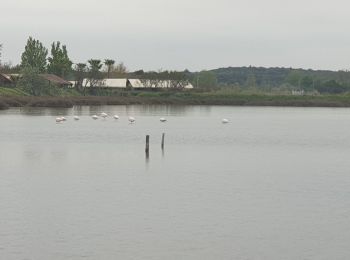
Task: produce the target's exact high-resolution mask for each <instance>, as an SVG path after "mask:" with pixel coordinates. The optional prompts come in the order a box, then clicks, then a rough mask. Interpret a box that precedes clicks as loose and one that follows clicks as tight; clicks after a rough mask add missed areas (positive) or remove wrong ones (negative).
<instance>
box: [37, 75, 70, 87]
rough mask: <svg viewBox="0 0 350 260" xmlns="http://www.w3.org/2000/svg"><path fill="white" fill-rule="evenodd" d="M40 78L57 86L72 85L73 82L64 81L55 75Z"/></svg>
mask: <svg viewBox="0 0 350 260" xmlns="http://www.w3.org/2000/svg"><path fill="white" fill-rule="evenodd" d="M40 76H41V77H42V78H44V79H46V80H48V81H50V82H51V83H54V84H56V85H72V83H71V82H69V81H67V80H65V79H62V78H61V77H59V76H56V75H54V74H40Z"/></svg>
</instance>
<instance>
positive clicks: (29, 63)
mask: <svg viewBox="0 0 350 260" xmlns="http://www.w3.org/2000/svg"><path fill="white" fill-rule="evenodd" d="M47 53H48V51H47V49H46V48H45V47H44V46H43V44H42V43H41V42H40V41H39V40H35V39H34V38H32V37H29V39H28V40H27V44H26V46H25V49H24V52H23V53H22V56H21V58H22V60H21V66H22V68H25V67H31V68H34V69H35V70H36V71H38V72H39V73H42V72H45V70H46V57H47Z"/></svg>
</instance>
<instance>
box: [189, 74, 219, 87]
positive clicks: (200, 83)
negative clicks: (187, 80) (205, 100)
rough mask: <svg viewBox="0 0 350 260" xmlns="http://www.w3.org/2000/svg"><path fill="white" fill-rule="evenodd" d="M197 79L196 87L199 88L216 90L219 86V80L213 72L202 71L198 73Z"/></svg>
mask: <svg viewBox="0 0 350 260" xmlns="http://www.w3.org/2000/svg"><path fill="white" fill-rule="evenodd" d="M196 76H197V77H196V78H195V82H194V83H195V86H196V87H198V88H215V87H216V86H217V79H216V76H215V73H213V72H211V71H205V70H203V71H201V72H199V73H197V75H196Z"/></svg>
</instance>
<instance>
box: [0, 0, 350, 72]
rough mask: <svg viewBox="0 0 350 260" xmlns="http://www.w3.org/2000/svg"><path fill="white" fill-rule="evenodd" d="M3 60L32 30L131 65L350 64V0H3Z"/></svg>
mask: <svg viewBox="0 0 350 260" xmlns="http://www.w3.org/2000/svg"><path fill="white" fill-rule="evenodd" d="M1 10H2V11H1V15H0V28H1V30H0V32H1V36H0V43H3V57H2V60H3V61H11V62H12V63H13V64H16V63H18V62H19V61H20V56H21V53H22V51H23V49H24V46H25V43H26V40H27V38H28V37H29V36H33V37H34V38H36V39H39V40H40V41H42V42H43V43H44V44H45V45H46V46H47V47H49V46H50V43H51V42H53V41H61V42H62V43H64V44H66V45H67V48H68V51H69V55H70V57H71V59H72V60H73V61H74V62H85V61H86V60H88V59H90V58H100V59H105V58H112V59H115V60H116V61H117V62H119V61H124V63H125V64H126V65H127V67H128V68H129V69H130V70H136V69H141V68H143V69H145V70H157V69H161V68H162V69H176V70H182V69H185V68H187V69H190V70H192V71H196V70H202V69H211V68H217V67H228V66H249V65H252V66H265V67H297V68H300V67H302V68H313V69H331V70H339V69H350V33H349V31H350V29H349V24H350V11H349V10H350V2H348V1H346V0H333V1H325V0H324V1H323V0H317V1H316V0H293V1H289V0H250V1H249V0H215V1H212V0H211V1H209V0H125V1H121V0H60V1H57V0H56V1H51V0H1Z"/></svg>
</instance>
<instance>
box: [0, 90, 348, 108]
mask: <svg viewBox="0 0 350 260" xmlns="http://www.w3.org/2000/svg"><path fill="white" fill-rule="evenodd" d="M154 104H157V105H228V106H292V107H350V96H349V95H328V96H324V95H320V96H291V95H268V94H265V95H264V94H228V95H225V94H218V93H186V92H179V93H175V94H174V93H172V94H169V93H157V92H155V93H153V92H150V93H139V94H138V95H135V96H132V95H128V96H70V97H34V96H0V109H7V108H9V107H64V108H69V107H73V106H81V105H94V106H99V105H154Z"/></svg>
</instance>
